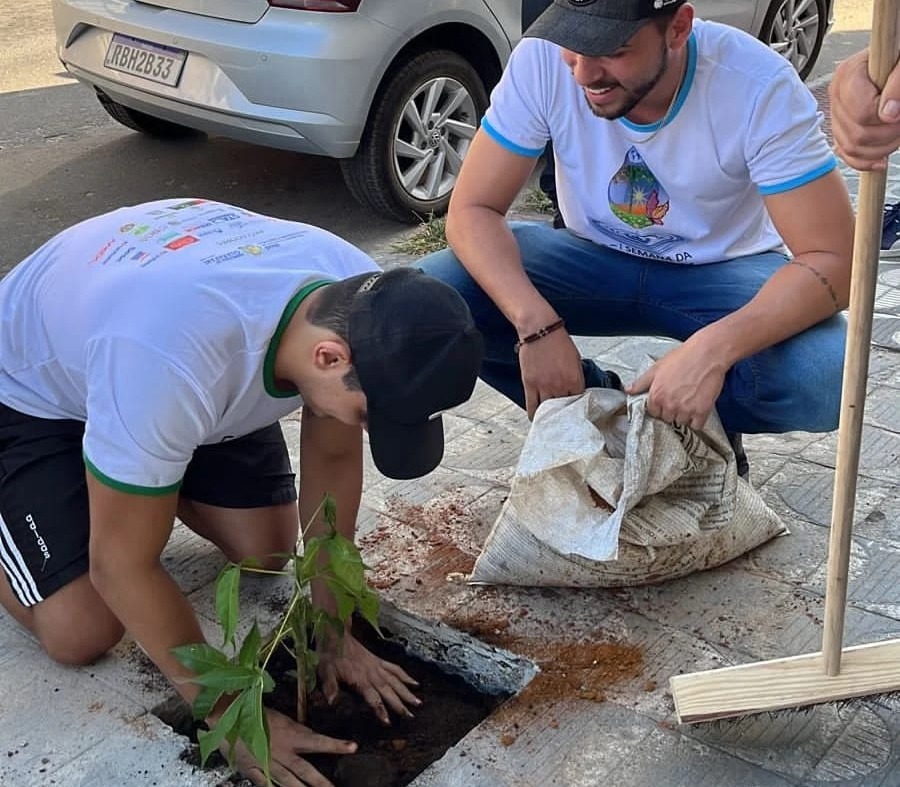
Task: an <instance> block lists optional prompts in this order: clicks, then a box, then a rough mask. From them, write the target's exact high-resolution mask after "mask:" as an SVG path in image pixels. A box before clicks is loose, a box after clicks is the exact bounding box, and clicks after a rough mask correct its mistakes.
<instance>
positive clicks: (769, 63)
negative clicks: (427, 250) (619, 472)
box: [422, 0, 853, 475]
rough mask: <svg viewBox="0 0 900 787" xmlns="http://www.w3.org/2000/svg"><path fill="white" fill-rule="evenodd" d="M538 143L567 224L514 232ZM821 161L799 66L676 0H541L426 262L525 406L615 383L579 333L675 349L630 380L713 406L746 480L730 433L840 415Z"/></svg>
mask: <svg viewBox="0 0 900 787" xmlns="http://www.w3.org/2000/svg"><path fill="white" fill-rule="evenodd" d="M548 140H552V142H553V150H554V152H555V164H556V179H557V184H556V185H557V195H558V198H559V207H560V211H561V214H562V218H563V219H564V222H565V225H566V228H565V229H556V230H554V229H553V228H551V227H550V226H547V225H545V224H533V223H514V224H508V223H507V221H506V219H505V214H506V212H507V211H508V210H509V208H510V205H511V204H512V202H513V200H514V199H515V197H516V195H517V194H518V193H519V191H520V190H521V189H522V187H523V186H524V185H525V184H526V182H527V181H528V178H529V176H530V174H531V172H532V169H533V167H534V165H535V162H536V161H537V159H538V157H539V156H540V155H541V153H542V152H543V150H544V148H545V146H546V144H547V142H548ZM835 164H836V162H835V159H834V156H833V154H832V152H831V150H830V149H829V147H828V144H827V142H826V140H825V137H824V136H823V134H822V131H821V130H820V119H819V116H818V113H817V106H816V102H815V100H814V99H813V97H812V95H811V94H810V93H809V91H808V90H807V89H806V88H805V87H804V86H803V84H802V83H801V81H800V79H799V77H798V76H797V74H796V72H795V71H794V69H793V68H792V66H791V64H790V63H789V62H788V61H787V60H785V59H783V58H782V57H780V56H779V55H778V54H776V53H775V52H773V51H772V50H770V49H769V48H768V47H766V46H764V45H763V44H762V43H760V42H759V41H757V40H756V39H754V38H752V37H751V36H749V35H747V34H746V33H743V32H741V31H739V30H736V29H733V28H731V27H727V26H724V25H720V24H715V23H711V22H705V21H701V20H698V19H695V18H694V9H693V8H692V7H691V5H689V4H688V3H685V2H683V0H554V2H553V4H552V5H551V6H550V7H549V8H548V9H547V10H546V11H545V12H544V13H543V14H542V15H541V17H539V18H538V20H537V21H536V22H535V23H534V24H533V25H532V26H531V27H530V28H529V29H528V31H527V32H526V37H525V38H524V39H523V40H522V41H521V43H520V44H519V45H518V46H517V47H516V49H515V51H514V52H513V54H512V56H511V58H510V60H509V63H508V64H507V67H506V69H505V71H504V74H503V76H502V79H501V80H500V82H499V84H498V85H497V87H496V88H495V89H494V91H493V93H492V95H491V104H490V107H489V109H488V111H487V113H486V115H485V118H484V120H483V122H482V125H481V128H480V129H479V131H478V132H477V134H476V136H475V138H474V140H473V143H472V146H471V149H470V150H469V151H468V153H467V155H466V158H465V161H464V163H463V166H462V170H461V172H460V176H459V180H458V182H457V184H456V187H455V189H454V193H453V198H452V201H451V203H450V211H449V215H448V219H447V225H446V229H447V238H448V241H449V243H450V247H451V249H450V250H445V251H443V252H439V253H438V254H437V255H435V256H433V257H431V258H429V259H427V260H426V261H425V262H424V264H423V265H422V267H423V269H424V270H426V272H428V273H430V274H431V275H433V276H436V277H437V278H440V279H441V280H443V281H446V282H448V283H449V284H451V285H452V286H453V287H454V288H456V289H457V290H458V291H459V292H460V293H461V294H462V295H463V297H464V298H465V299H466V302H467V303H468V304H469V307H470V309H471V311H472V314H473V316H474V318H475V321H476V324H477V325H478V326H479V328H480V329H481V331H482V333H483V334H484V337H485V360H484V363H483V366H482V370H481V376H482V377H483V379H485V380H486V381H487V382H488V383H490V384H491V385H492V386H494V387H495V388H497V389H498V390H500V391H501V392H502V393H504V394H506V395H507V396H508V397H510V398H511V399H513V400H514V401H516V402H518V403H519V404H520V405H521V406H523V407H526V408H527V410H528V414H529V416H531V415H533V414H534V411H535V409H536V408H537V406H538V405H539V404H540V403H541V402H542V401H544V400H545V399H548V398H552V397H557V396H566V395H569V394H577V393H580V392H581V391H583V390H584V388H585V385H587V386H589V387H593V386H599V387H603V386H607V387H620V385H621V383H620V381H619V379H618V378H617V377H616V376H615V375H613V374H612V373H607V372H604V371H602V370H600V369H599V368H598V367H597V366H596V365H595V364H594V363H593V362H592V361H589V360H584V361H582V359H581V357H580V354H579V351H578V349H577V348H576V346H575V344H574V343H573V341H572V339H571V335H581V336H616V335H626V336H627V335H631V336H635V335H650V336H666V337H670V338H673V339H677V340H680V341H682V342H683V344H681V345H680V346H678V347H677V348H676V349H674V350H672V351H670V352H668V353H667V354H666V355H665V356H663V357H662V358H661V359H659V360H658V361H657V362H656V363H655V364H654V365H653V366H652V367H651V368H650V369H649V370H648V371H647V372H646V373H645V374H643V375H642V376H640V377H639V378H638V379H636V380H635V381H633V382H632V383H631V385H629V386H628V388H627V391H628V392H629V393H633V394H638V393H643V392H647V391H649V397H648V411H649V412H650V413H651V414H652V415H655V416H657V417H659V418H661V419H664V420H665V421H668V422H671V423H675V424H680V425H686V426H691V427H693V428H699V427H701V426H703V424H704V423H705V421H706V419H707V416H708V415H709V414H710V412H711V411H712V409H713V407H716V408H717V410H718V414H719V416H720V417H721V420H722V423H723V425H724V427H725V429H726V431H727V432H729V433H730V436H731V438H732V445H733V446H734V447H735V452H736V454H737V455H738V459H739V462H738V469H739V472H741V473H742V474H743V475H746V472H747V469H748V468H747V466H746V458H745V457H743V456H742V455H743V451H742V450H741V446H740V442H741V441H740V433H742V432H786V431H790V430H808V431H814V432H818V431H829V430H832V429H834V428H835V427H836V425H837V420H838V410H839V401H840V388H841V370H842V364H843V349H844V339H845V321H844V320H843V318H842V316H841V315H839V314H838V312H840V311H841V310H842V309H843V308H845V307H846V305H847V300H848V292H849V281H850V260H851V250H852V237H853V215H852V210H851V206H850V202H849V199H848V195H847V192H846V189H845V186H844V183H843V181H842V180H841V177H840V175H839V173H838V172H837V171H836V169H835ZM785 246H786V247H787V249H788V250H789V251H790V254H791V256H790V257H789V256H788V255H787V254H786V253H785V248H784V247H785ZM514 347H515V348H517V350H518V352H516V350H515V349H514ZM742 459H743V462H742V461H741V460H742ZM742 464H743V466H742Z"/></svg>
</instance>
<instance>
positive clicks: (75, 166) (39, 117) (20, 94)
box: [0, 0, 871, 272]
mask: <svg viewBox="0 0 900 787" xmlns="http://www.w3.org/2000/svg"><path fill="white" fill-rule="evenodd" d="M49 6H50V3H49V0H39V2H21V0H0V241H2V242H0V272H2V271H5V270H8V269H9V268H10V267H11V266H12V265H14V264H16V263H17V262H18V261H19V260H21V259H22V258H24V257H25V256H26V255H27V254H28V253H29V252H30V251H31V250H33V249H34V248H36V247H37V246H39V245H40V244H41V243H42V242H44V241H45V240H46V239H47V238H49V237H50V236H52V235H53V234H54V233H56V232H58V231H59V230H61V229H63V228H64V227H66V226H68V225H70V224H73V223H75V222H77V221H80V220H82V219H84V218H87V217H88V216H91V215H95V214H98V213H102V212H104V211H106V210H110V209H112V208H115V207H119V206H121V205H126V204H133V203H136V202H141V201H144V200H149V199H158V198H161V197H168V196H205V197H208V198H213V199H220V200H223V201H226V202H228V201H230V202H236V203H239V204H241V205H244V206H246V207H248V208H251V209H253V210H258V211H261V212H269V213H271V214H273V215H277V216H282V217H285V218H292V219H296V220H299V221H305V222H309V223H312V224H317V225H319V226H322V227H325V228H327V229H329V230H331V231H332V232H335V233H337V234H339V235H341V236H343V237H345V238H347V239H348V240H349V241H351V242H353V243H356V244H357V245H359V246H362V247H363V248H366V249H369V250H371V249H374V248H383V247H384V246H386V245H387V244H389V243H390V241H391V239H392V238H393V237H395V236H396V234H397V233H398V231H400V230H402V229H405V226H404V225H401V224H397V223H395V222H391V221H388V220H385V219H382V218H380V217H379V216H377V215H376V214H374V213H372V212H371V211H368V210H366V209H364V208H362V207H360V206H359V205H358V204H357V203H356V202H354V201H353V199H352V198H351V197H350V194H349V192H348V191H347V189H346V188H345V186H344V184H343V180H342V179H341V176H340V171H339V169H338V165H337V163H336V162H335V161H331V160H328V159H323V158H318V157H314V156H301V155H297V154H292V153H286V152H282V151H275V150H267V149H264V148H259V147H253V146H250V145H245V144H243V143H239V142H232V141H230V140H226V139H220V138H216V139H205V138H200V139H197V140H191V141H187V142H179V143H171V142H167V143H163V142H157V141H154V140H151V139H148V138H146V137H143V136H142V135H140V134H135V133H133V132H131V131H129V130H127V129H125V128H123V127H121V126H119V125H118V124H117V123H115V122H114V121H113V120H111V119H109V118H108V117H107V115H106V113H105V112H104V111H103V110H102V109H101V108H100V106H99V105H98V104H97V102H96V100H95V98H94V96H93V94H92V92H91V91H90V90H89V89H88V88H86V87H84V86H83V85H80V84H78V83H77V82H76V81H75V80H73V79H71V78H69V77H68V76H67V75H66V74H65V72H64V71H63V70H62V68H61V66H60V63H59V61H58V60H57V59H56V56H55V54H54V34H53V24H52V18H51V14H50V9H49ZM836 15H837V23H836V25H835V28H834V30H833V32H832V33H831V35H830V36H829V38H828V39H827V42H826V46H825V47H824V48H823V52H822V55H821V58H820V61H819V63H818V65H817V67H816V70H815V72H814V73H813V74H812V75H811V79H810V81H811V82H812V81H815V80H816V79H819V78H822V77H823V76H824V75H827V74H829V73H830V72H831V71H832V70H833V69H834V66H835V64H836V62H837V61H839V60H840V59H842V58H844V57H846V56H847V55H848V54H849V53H851V52H854V51H856V50H857V49H859V48H861V47H862V46H864V45H865V42H866V41H867V38H868V35H867V33H866V32H863V31H864V30H865V29H866V28H867V26H868V24H869V20H870V17H871V0H837V6H836Z"/></svg>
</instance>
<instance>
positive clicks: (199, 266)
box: [0, 199, 378, 494]
mask: <svg viewBox="0 0 900 787" xmlns="http://www.w3.org/2000/svg"><path fill="white" fill-rule="evenodd" d="M370 270H378V266H377V265H376V264H375V263H374V262H373V261H372V259H371V258H370V257H368V256H367V255H366V254H364V253H363V252H362V251H360V250H359V249H357V248H355V247H354V246H352V245H350V244H349V243H347V242H345V241H343V240H341V239H340V238H338V237H336V236H335V235H332V234H331V233H329V232H326V231H324V230H321V229H318V228H316V227H311V226H309V225H305V224H298V223H296V222H291V221H284V220H280V219H274V218H270V217H267V216H261V215H259V214H256V213H252V212H250V211H248V210H244V209H242V208H237V207H234V206H231V205H225V204H222V203H218V202H210V201H206V200H201V199H176V200H163V201H159V202H151V203H146V204H143V205H136V206H134V207H127V208H122V209H121V210H116V211H113V212H112V213H108V214H105V215H103V216H99V217H96V218H93V219H89V220H87V221H85V222H82V223H81V224H78V225H76V226H74V227H71V228H69V229H67V230H65V231H64V232H62V233H60V234H59V235H57V236H56V237H54V238H52V239H51V240H50V241H48V242H47V243H46V244H44V245H43V246H42V247H41V248H40V249H38V250H37V251H36V252H34V254H32V255H31V256H30V257H28V258H27V259H26V260H24V261H23V262H22V263H21V264H19V265H18V266H17V267H16V268H14V269H13V270H12V272H10V273H9V274H8V275H7V276H6V277H5V278H4V279H3V281H2V282H0V401H2V402H3V403H4V404H6V405H7V406H9V407H12V408H14V409H16V410H18V411H20V412H22V413H26V414H28V415H32V416H36V417H39V418H50V419H59V418H68V419H75V420H79V421H84V422H85V423H86V427H85V437H84V455H85V461H86V464H87V466H88V468H89V469H90V470H91V472H92V473H93V474H94V475H96V476H97V477H98V478H99V479H100V480H102V481H104V482H105V483H107V484H108V485H110V486H113V487H116V488H120V489H123V490H125V491H129V492H134V493H139V494H163V493H166V492H170V491H174V490H175V489H177V487H178V485H179V484H180V482H181V479H182V477H183V476H184V472H185V468H186V467H187V464H188V462H189V461H190V459H191V456H192V455H193V452H194V450H195V449H196V448H197V447H198V446H200V445H204V444H210V443H217V442H221V441H224V440H228V439H231V438H234V437H239V436H242V435H246V434H249V433H250V432H252V431H254V430H256V429H260V428H262V427H264V426H267V425H268V424H271V423H273V422H275V421H276V420H278V419H279V418H281V417H283V416H285V415H287V414H288V413H290V412H292V411H293V410H295V409H296V408H297V407H299V406H300V404H302V401H301V399H300V397H299V396H298V395H297V392H296V391H293V390H284V389H283V388H280V387H279V385H278V383H277V381H276V380H275V379H274V359H275V351H276V349H277V346H278V341H279V339H280V336H281V332H282V331H283V329H284V328H285V327H286V325H287V322H288V321H289V319H290V317H291V315H293V313H294V311H295V310H296V308H297V306H298V305H299V303H300V302H301V301H302V299H303V298H304V297H305V296H306V295H307V294H308V293H309V292H312V291H313V290H314V289H316V288H317V287H318V286H321V285H322V284H323V283H327V282H328V281H335V280H338V279H343V278H347V277H349V276H353V275H355V274H358V273H364V272H366V271H370Z"/></svg>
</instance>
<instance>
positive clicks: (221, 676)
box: [193, 664, 262, 693]
mask: <svg viewBox="0 0 900 787" xmlns="http://www.w3.org/2000/svg"><path fill="white" fill-rule="evenodd" d="M261 671H262V670H260V669H259V668H258V667H255V668H251V667H241V666H238V665H237V664H229V665H228V666H227V667H222V668H221V669H214V670H210V671H209V672H204V673H203V674H202V675H195V676H194V678H193V681H194V683H197V684H199V685H201V686H208V687H209V688H211V689H217V690H219V691H222V692H229V693H230V692H234V691H243V690H244V689H248V688H250V686H252V685H253V682H254V681H255V680H257V679H258V678H259V675H260V672H261Z"/></svg>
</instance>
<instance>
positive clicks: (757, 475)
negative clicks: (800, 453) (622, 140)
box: [744, 442, 791, 502]
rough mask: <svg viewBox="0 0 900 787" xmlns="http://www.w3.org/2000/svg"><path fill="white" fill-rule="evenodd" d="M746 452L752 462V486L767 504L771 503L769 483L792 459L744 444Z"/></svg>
mask: <svg viewBox="0 0 900 787" xmlns="http://www.w3.org/2000/svg"><path fill="white" fill-rule="evenodd" d="M744 451H745V452H746V454H747V459H748V461H749V462H750V484H751V486H752V487H753V488H754V489H756V490H757V491H758V492H759V493H760V494H761V495H762V496H763V499H764V500H765V501H766V502H769V493H768V487H769V481H771V480H772V478H773V477H774V476H775V475H777V474H778V472H779V471H780V470H782V469H783V468H784V466H785V464H786V463H787V462H789V461H791V460H790V457H787V456H782V455H780V454H771V453H764V452H762V451H759V450H757V449H756V448H751V447H749V446H748V445H747V443H746V442H745V443H744Z"/></svg>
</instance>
